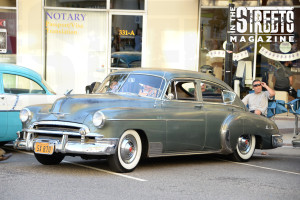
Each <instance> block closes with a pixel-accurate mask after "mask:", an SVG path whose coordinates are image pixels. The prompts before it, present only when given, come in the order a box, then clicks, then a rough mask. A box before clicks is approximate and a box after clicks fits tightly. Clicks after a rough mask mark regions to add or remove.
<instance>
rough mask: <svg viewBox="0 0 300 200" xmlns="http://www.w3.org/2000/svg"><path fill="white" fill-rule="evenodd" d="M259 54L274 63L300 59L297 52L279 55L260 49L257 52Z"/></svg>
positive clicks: (299, 54) (299, 53)
mask: <svg viewBox="0 0 300 200" xmlns="http://www.w3.org/2000/svg"><path fill="white" fill-rule="evenodd" d="M259 53H260V54H261V55H263V56H265V57H267V58H270V59H272V60H276V61H293V60H297V59H300V51H297V52H296V53H291V54H280V53H274V52H272V51H269V50H268V49H266V48H265V47H262V48H261V49H260V50H259Z"/></svg>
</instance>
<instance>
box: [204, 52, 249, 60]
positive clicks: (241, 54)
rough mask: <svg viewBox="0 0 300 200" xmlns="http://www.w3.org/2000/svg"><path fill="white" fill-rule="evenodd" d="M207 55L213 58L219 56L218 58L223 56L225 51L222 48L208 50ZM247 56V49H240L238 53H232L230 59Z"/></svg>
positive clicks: (239, 58)
mask: <svg viewBox="0 0 300 200" xmlns="http://www.w3.org/2000/svg"><path fill="white" fill-rule="evenodd" d="M207 56H209V57H211V58H214V57H219V58H225V51H224V50H213V51H210V52H208V54H207ZM247 57H249V53H248V51H247V50H245V51H242V52H240V53H234V54H233V57H232V59H233V60H236V61H239V60H242V59H244V58H247Z"/></svg>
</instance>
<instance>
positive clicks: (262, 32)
mask: <svg viewBox="0 0 300 200" xmlns="http://www.w3.org/2000/svg"><path fill="white" fill-rule="evenodd" d="M294 20H295V16H294V7H237V8H232V7H231V8H230V21H231V23H232V24H231V25H230V33H231V35H230V41H231V42H253V41H254V36H255V34H258V38H257V42H294V41H295V38H294V30H295V27H294ZM238 36H240V37H238Z"/></svg>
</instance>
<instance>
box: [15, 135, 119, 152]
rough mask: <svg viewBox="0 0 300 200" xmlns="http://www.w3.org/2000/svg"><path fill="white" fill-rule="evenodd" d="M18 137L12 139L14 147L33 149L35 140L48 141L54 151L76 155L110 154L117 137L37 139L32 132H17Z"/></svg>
mask: <svg viewBox="0 0 300 200" xmlns="http://www.w3.org/2000/svg"><path fill="white" fill-rule="evenodd" d="M18 136H19V137H18V138H17V139H16V140H15V141H14V148H15V149H21V150H27V151H34V146H35V143H36V142H43V143H49V144H51V145H54V152H56V153H63V154H77V155H111V154H114V153H115V151H116V147H117V145H118V142H119V139H118V138H101V139H98V140H96V142H94V143H85V142H84V141H68V136H67V135H63V136H62V139H61V140H57V139H46V138H43V139H38V138H34V137H33V133H30V132H23V133H22V134H20V133H18Z"/></svg>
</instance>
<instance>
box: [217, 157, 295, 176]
mask: <svg viewBox="0 0 300 200" xmlns="http://www.w3.org/2000/svg"><path fill="white" fill-rule="evenodd" d="M219 160H222V159H219ZM222 161H226V162H231V163H234V164H238V165H245V166H250V167H256V168H260V169H266V170H271V171H277V172H283V173H287V174H294V175H300V173H297V172H291V171H286V170H280V169H274V168H269V167H262V166H258V165H251V164H247V163H240V162H233V161H229V160H222Z"/></svg>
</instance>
